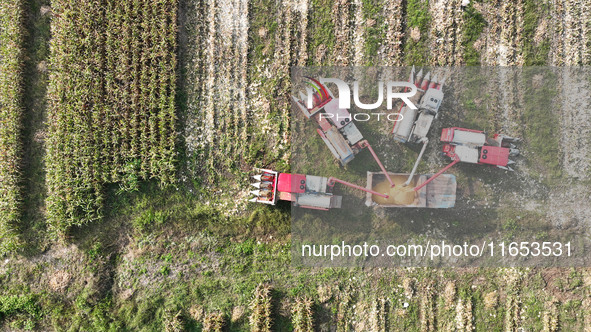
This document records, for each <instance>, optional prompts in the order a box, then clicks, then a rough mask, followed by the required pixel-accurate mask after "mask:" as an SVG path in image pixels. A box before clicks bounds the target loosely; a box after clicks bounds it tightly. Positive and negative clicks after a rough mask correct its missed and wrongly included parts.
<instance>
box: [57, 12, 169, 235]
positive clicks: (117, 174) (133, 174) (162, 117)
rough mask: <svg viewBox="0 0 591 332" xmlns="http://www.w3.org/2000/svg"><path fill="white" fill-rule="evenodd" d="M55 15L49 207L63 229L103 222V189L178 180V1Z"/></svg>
mask: <svg viewBox="0 0 591 332" xmlns="http://www.w3.org/2000/svg"><path fill="white" fill-rule="evenodd" d="M53 12H54V14H55V18H54V20H53V22H52V33H53V36H54V37H53V39H52V41H51V52H52V54H51V56H52V58H51V61H52V66H53V69H54V70H53V71H52V74H51V76H50V82H49V88H48V99H49V111H48V138H47V145H46V148H47V154H46V166H47V180H46V181H47V187H48V191H49V194H48V198H47V209H48V221H49V224H50V228H51V229H52V230H54V231H55V230H58V231H64V230H66V229H67V228H68V227H69V226H71V225H81V224H85V223H87V222H91V221H94V220H97V219H100V218H101V216H102V204H103V193H102V191H103V188H102V187H103V185H104V184H105V183H110V182H121V181H122V182H123V184H122V187H123V188H126V189H133V188H134V187H135V185H137V179H138V178H144V179H148V178H159V179H160V181H161V183H163V184H167V183H171V182H173V181H174V174H175V166H174V163H175V158H176V155H175V143H176V137H175V128H174V127H175V119H176V115H175V83H176V78H175V69H176V56H175V49H176V2H175V1H161V2H157V3H152V2H150V1H147V0H144V1H140V0H137V1H133V2H118V1H114V0H96V1H83V2H77V1H72V0H59V1H55V2H53ZM140 14H141V15H140Z"/></svg>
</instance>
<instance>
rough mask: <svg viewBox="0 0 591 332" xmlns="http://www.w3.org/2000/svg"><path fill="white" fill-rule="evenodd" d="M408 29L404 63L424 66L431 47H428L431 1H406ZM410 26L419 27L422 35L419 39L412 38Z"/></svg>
mask: <svg viewBox="0 0 591 332" xmlns="http://www.w3.org/2000/svg"><path fill="white" fill-rule="evenodd" d="M406 17H407V30H406V36H407V37H406V42H405V44H404V63H405V64H407V65H417V66H423V65H426V64H427V63H428V59H429V49H428V47H427V34H428V32H429V22H430V21H431V17H430V16H429V3H428V2H427V1H425V0H409V1H407V3H406ZM410 28H418V29H419V31H420V33H421V37H420V39H419V40H418V41H414V40H412V39H411V38H410V37H409V36H410Z"/></svg>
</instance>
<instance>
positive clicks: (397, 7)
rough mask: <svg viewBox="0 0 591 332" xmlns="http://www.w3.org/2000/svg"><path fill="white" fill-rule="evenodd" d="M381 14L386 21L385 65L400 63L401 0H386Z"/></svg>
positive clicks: (401, 39)
mask: <svg viewBox="0 0 591 332" xmlns="http://www.w3.org/2000/svg"><path fill="white" fill-rule="evenodd" d="M385 2H386V3H385V5H384V12H383V16H384V18H385V21H386V26H387V30H386V36H385V40H384V52H383V59H382V61H381V63H382V64H384V65H385V66H401V65H402V41H403V38H404V32H403V25H402V17H403V15H402V12H403V11H402V9H403V8H402V1H401V0H386V1H385Z"/></svg>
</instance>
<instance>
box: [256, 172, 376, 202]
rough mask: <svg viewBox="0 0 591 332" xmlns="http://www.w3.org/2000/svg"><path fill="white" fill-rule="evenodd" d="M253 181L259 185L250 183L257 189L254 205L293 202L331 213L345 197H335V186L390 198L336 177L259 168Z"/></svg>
mask: <svg viewBox="0 0 591 332" xmlns="http://www.w3.org/2000/svg"><path fill="white" fill-rule="evenodd" d="M255 171H256V172H257V174H256V175H254V176H253V177H252V178H253V179H254V180H256V181H258V182H254V183H251V185H252V186H253V187H255V188H257V189H256V190H253V191H251V192H250V193H251V194H253V195H254V196H255V197H254V198H252V199H251V200H250V201H251V202H256V203H263V204H270V205H275V203H277V201H278V200H284V201H291V202H293V205H294V206H300V207H302V208H307V209H315V210H329V209H331V208H340V207H341V201H342V197H341V196H337V195H334V194H333V193H332V189H333V187H334V185H335V183H337V182H338V183H341V184H344V185H346V186H349V187H352V188H355V189H359V190H362V191H365V192H369V193H371V194H374V195H377V196H380V197H384V198H388V195H385V194H380V193H378V192H375V191H373V190H370V189H366V188H364V187H361V186H358V185H355V184H352V183H349V182H346V181H343V180H339V179H336V178H333V177H330V178H326V177H323V176H314V175H303V174H289V173H278V172H276V171H272V170H269V169H256V170H255Z"/></svg>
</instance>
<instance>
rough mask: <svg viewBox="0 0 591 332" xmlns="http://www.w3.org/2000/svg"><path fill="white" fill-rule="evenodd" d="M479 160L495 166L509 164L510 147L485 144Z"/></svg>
mask: <svg viewBox="0 0 591 332" xmlns="http://www.w3.org/2000/svg"><path fill="white" fill-rule="evenodd" d="M478 162H479V163H481V164H489V165H495V166H497V165H498V166H507V163H508V162H509V149H507V148H502V147H498V146H489V145H486V146H483V147H482V148H481V149H480V158H479V159H478Z"/></svg>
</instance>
